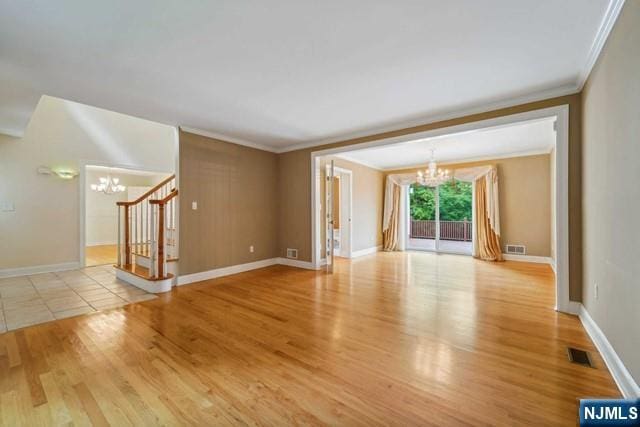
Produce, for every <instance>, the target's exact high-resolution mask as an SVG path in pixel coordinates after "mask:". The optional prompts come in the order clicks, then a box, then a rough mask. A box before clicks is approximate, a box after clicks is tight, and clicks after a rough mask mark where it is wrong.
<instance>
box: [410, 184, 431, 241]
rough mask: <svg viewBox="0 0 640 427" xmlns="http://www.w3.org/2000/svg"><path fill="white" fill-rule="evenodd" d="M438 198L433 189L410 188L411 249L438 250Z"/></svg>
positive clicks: (422, 187) (417, 186) (420, 186)
mask: <svg viewBox="0 0 640 427" xmlns="http://www.w3.org/2000/svg"><path fill="white" fill-rule="evenodd" d="M436 198H437V194H436V191H435V189H434V188H432V187H424V186H422V185H420V184H412V185H411V186H410V187H409V242H408V243H409V244H408V245H407V246H408V247H409V248H411V249H422V250H429V251H435V250H436V237H437V233H436V213H437V210H436V204H437V200H436Z"/></svg>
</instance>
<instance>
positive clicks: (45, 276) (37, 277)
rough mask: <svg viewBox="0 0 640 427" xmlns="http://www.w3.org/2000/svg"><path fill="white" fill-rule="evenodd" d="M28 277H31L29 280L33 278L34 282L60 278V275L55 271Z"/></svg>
mask: <svg viewBox="0 0 640 427" xmlns="http://www.w3.org/2000/svg"><path fill="white" fill-rule="evenodd" d="M27 277H28V278H29V280H31V282H32V283H44V282H50V281H52V280H57V279H58V276H56V275H55V274H54V273H42V274H33V275H31V276H27Z"/></svg>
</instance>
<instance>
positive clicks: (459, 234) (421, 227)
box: [409, 219, 471, 242]
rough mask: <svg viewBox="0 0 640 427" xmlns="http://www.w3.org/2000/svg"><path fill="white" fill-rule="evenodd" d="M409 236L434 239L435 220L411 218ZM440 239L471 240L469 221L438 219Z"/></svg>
mask: <svg viewBox="0 0 640 427" xmlns="http://www.w3.org/2000/svg"><path fill="white" fill-rule="evenodd" d="M409 235H410V237H411V238H413V239H435V238H436V221H423V220H413V219H412V220H411V231H410V234H409ZM440 240H459V241H463V242H470V241H471V221H440Z"/></svg>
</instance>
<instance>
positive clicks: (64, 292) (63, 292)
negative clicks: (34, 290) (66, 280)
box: [38, 288, 78, 301]
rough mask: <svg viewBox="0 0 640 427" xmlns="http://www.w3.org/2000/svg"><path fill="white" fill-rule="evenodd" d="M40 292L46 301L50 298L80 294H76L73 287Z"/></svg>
mask: <svg viewBox="0 0 640 427" xmlns="http://www.w3.org/2000/svg"><path fill="white" fill-rule="evenodd" d="M38 293H39V294H40V296H41V297H42V299H43V300H45V301H48V300H51V299H58V298H64V297H74V296H75V297H77V296H78V294H76V293H75V292H74V291H73V289H69V288H64V289H54V290H47V291H40V292H38Z"/></svg>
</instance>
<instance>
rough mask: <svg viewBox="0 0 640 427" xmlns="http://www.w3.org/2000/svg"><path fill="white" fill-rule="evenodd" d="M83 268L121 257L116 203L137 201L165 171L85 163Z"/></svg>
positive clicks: (164, 174) (107, 263)
mask: <svg viewBox="0 0 640 427" xmlns="http://www.w3.org/2000/svg"><path fill="white" fill-rule="evenodd" d="M83 177H84V185H83V190H82V191H83V196H84V197H83V199H84V209H83V216H84V218H83V220H84V221H83V228H84V230H83V231H84V239H83V240H84V267H93V266H98V265H109V264H111V265H113V264H116V263H117V260H118V226H119V225H118V209H117V207H116V203H117V202H122V201H130V200H135V199H136V198H138V197H139V196H140V195H142V194H144V193H146V192H147V191H149V190H150V189H151V188H152V187H153V186H154V185H156V184H157V183H158V182H160V181H162V180H163V179H165V178H166V177H167V174H166V173H159V172H148V171H141V170H134V169H124V168H117V167H106V166H98V165H86V166H85V167H84V171H83Z"/></svg>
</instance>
